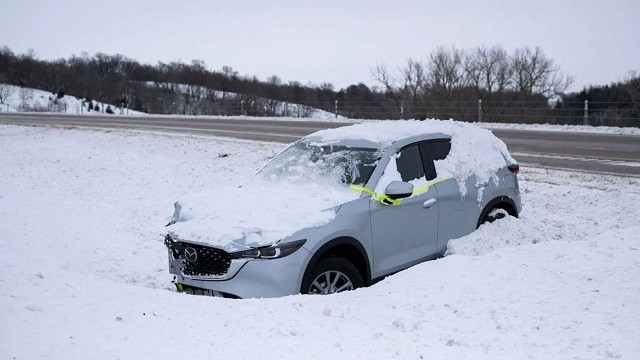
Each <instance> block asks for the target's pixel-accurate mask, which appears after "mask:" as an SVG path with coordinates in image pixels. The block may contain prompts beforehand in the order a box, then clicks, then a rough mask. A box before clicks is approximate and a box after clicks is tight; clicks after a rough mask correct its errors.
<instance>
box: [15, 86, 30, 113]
mask: <svg viewBox="0 0 640 360" xmlns="http://www.w3.org/2000/svg"><path fill="white" fill-rule="evenodd" d="M18 96H19V97H20V111H29V110H31V108H32V107H33V89H30V88H27V87H21V88H20V92H19V95H18Z"/></svg>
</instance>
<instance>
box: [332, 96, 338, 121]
mask: <svg viewBox="0 0 640 360" xmlns="http://www.w3.org/2000/svg"><path fill="white" fill-rule="evenodd" d="M333 114H334V115H335V117H336V119H337V118H338V99H336V101H335V102H334V103H333Z"/></svg>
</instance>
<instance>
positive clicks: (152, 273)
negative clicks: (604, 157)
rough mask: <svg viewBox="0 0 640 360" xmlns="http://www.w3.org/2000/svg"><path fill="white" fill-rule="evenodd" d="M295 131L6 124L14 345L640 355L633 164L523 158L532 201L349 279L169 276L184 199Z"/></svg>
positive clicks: (7, 279)
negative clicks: (580, 169) (204, 293)
mask: <svg viewBox="0 0 640 360" xmlns="http://www.w3.org/2000/svg"><path fill="white" fill-rule="evenodd" d="M282 146H283V145H281V144H269V143H257V142H242V141H232V140H222V139H215V138H205V137H194V136H179V135H159V134H144V133H135V132H101V131H83V130H63V129H45V128H25V127H16V126H0V169H1V170H0V229H2V230H3V233H2V234H3V236H2V240H0V266H1V267H2V269H3V271H2V273H1V275H0V319H1V321H0V358H3V359H5V358H6V359H13V358H15V359H35V358H53V359H64V358H74V359H77V358H91V359H99V358H104V359H115V358H121V359H140V358H154V359H173V358H175V357H176V356H188V357H193V358H199V357H207V358H217V357H224V358H228V359H234V358H257V357H261V358H285V359H289V358H293V359H299V358H323V359H336V358H365V359H367V358H371V359H389V358H398V359H419V358H435V359H520V358H534V359H606V358H613V359H617V358H620V359H638V358H640V342H639V341H638V339H640V326H638V324H640V308H639V307H638V303H639V301H640V236H639V235H638V234H640V216H639V215H640V180H639V179H633V178H621V177H610V176H601V175H589V174H584V173H572V172H560V171H551V170H542V169H531V168H526V167H525V168H522V172H521V175H520V179H521V191H522V195H523V203H524V206H525V208H524V211H523V213H522V217H521V219H508V220H504V221H499V222H496V223H493V224H489V225H486V226H483V227H482V228H481V229H480V230H479V231H476V232H475V233H473V234H471V235H469V236H466V237H464V238H462V239H458V240H455V241H452V242H451V244H450V250H449V251H450V254H449V255H448V256H446V257H445V258H443V259H440V260H436V261H431V262H428V263H424V264H421V265H418V266H415V267H413V268H411V269H409V270H406V271H403V272H401V273H399V274H396V275H394V276H391V277H389V278H387V279H386V280H384V281H382V282H380V283H378V284H376V285H374V286H373V287H370V288H366V289H359V290H357V291H354V292H351V293H345V294H339V295H335V296H331V297H311V296H290V297H286V298H280V299H253V300H227V299H218V298H207V297H200V296H189V295H184V294H179V293H176V292H175V291H173V289H172V287H171V285H170V283H169V281H170V276H169V274H168V272H167V259H166V251H165V248H164V246H163V245H162V237H161V235H162V234H160V233H158V232H157V229H158V224H161V223H163V222H166V219H167V218H168V217H169V216H170V215H171V211H172V207H171V204H172V202H173V201H174V200H175V199H176V198H178V197H179V196H180V195H182V194H185V193H190V192H194V191H198V190H202V189H205V188H208V187H212V186H216V185H217V184H222V183H225V184H228V183H230V182H240V181H242V180H243V179H246V178H247V177H248V176H250V175H251V174H252V173H253V172H254V171H255V170H256V169H257V168H258V167H259V166H260V165H261V164H262V163H263V162H264V161H265V160H267V158H269V157H270V156H273V155H274V154H275V153H276V152H277V151H279V150H280V148H281V147H282ZM225 155H226V156H225Z"/></svg>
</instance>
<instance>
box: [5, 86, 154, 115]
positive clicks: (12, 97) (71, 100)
mask: <svg viewBox="0 0 640 360" xmlns="http://www.w3.org/2000/svg"><path fill="white" fill-rule="evenodd" d="M3 89H6V90H8V94H9V96H8V97H7V98H6V99H3V102H2V103H0V113H3V112H54V113H65V114H83V115H99V114H106V110H107V107H111V109H112V111H113V115H128V116H134V115H135V116H139V115H146V114H145V113H142V112H139V111H134V110H131V109H127V108H121V107H118V106H115V105H112V104H106V103H102V102H99V101H95V100H93V101H92V105H93V106H94V108H93V110H91V111H89V110H88V109H87V106H88V104H89V103H88V102H86V101H84V100H83V99H80V98H77V97H75V96H71V95H65V96H64V97H62V98H60V99H58V98H57V96H56V94H53V93H50V92H47V91H43V90H39V89H32V88H25V87H20V86H14V85H8V84H2V83H0V91H1V90H3ZM6 90H5V91H6Z"/></svg>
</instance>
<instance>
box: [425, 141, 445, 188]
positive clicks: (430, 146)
mask: <svg viewBox="0 0 640 360" xmlns="http://www.w3.org/2000/svg"><path fill="white" fill-rule="evenodd" d="M420 150H421V152H422V158H423V160H424V168H425V169H427V171H426V176H427V180H433V179H435V178H436V176H437V174H436V167H435V165H434V163H433V162H434V161H437V160H443V159H444V158H446V157H447V155H449V151H451V140H448V139H447V140H438V141H427V142H423V143H421V144H420Z"/></svg>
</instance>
